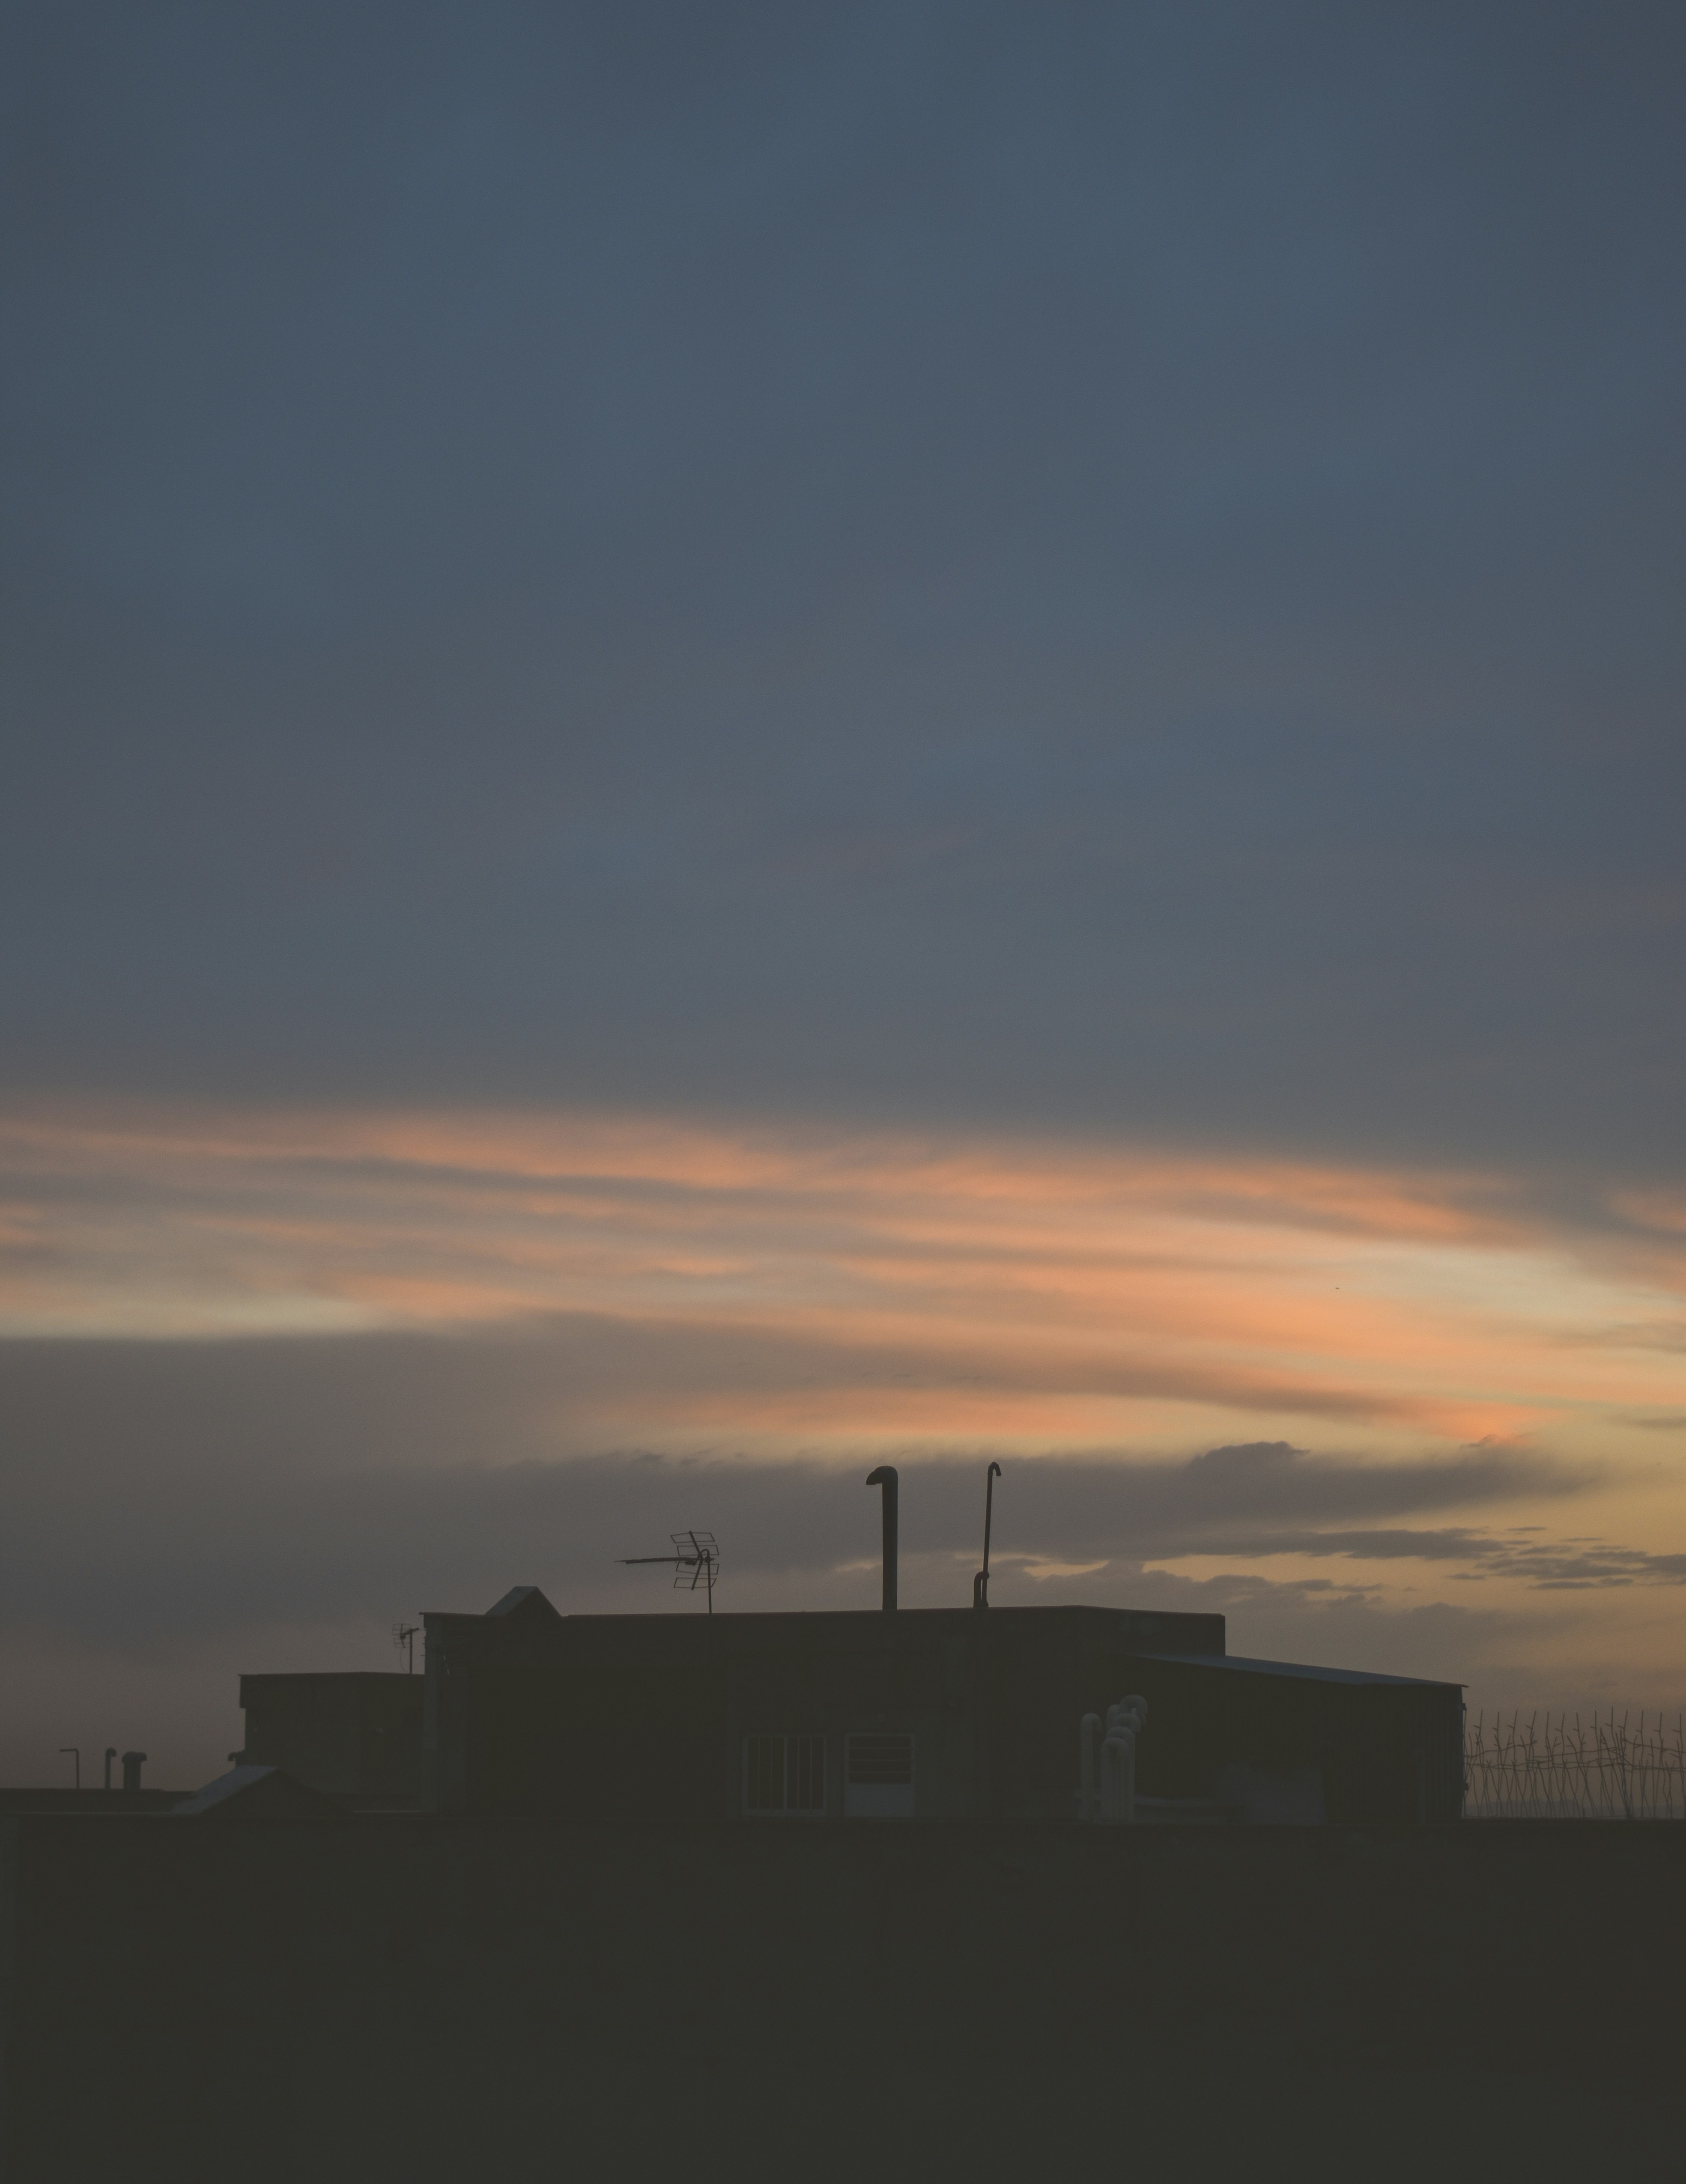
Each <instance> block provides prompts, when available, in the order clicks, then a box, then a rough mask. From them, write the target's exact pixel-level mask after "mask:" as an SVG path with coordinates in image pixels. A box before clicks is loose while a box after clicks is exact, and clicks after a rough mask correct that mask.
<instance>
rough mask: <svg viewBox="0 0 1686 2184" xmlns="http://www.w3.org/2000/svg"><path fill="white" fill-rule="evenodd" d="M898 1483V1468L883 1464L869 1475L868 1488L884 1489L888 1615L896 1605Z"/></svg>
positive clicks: (885, 1575)
mask: <svg viewBox="0 0 1686 2184" xmlns="http://www.w3.org/2000/svg"><path fill="white" fill-rule="evenodd" d="M898 1483H899V1482H898V1481H897V1479H896V1467H895V1465H894V1464H892V1463H881V1464H879V1468H878V1469H877V1470H876V1471H869V1472H868V1474H867V1484H868V1486H881V1487H882V1488H883V1489H884V1612H885V1614H886V1615H888V1614H889V1613H890V1610H891V1609H892V1608H893V1607H895V1605H896V1487H897V1485H898Z"/></svg>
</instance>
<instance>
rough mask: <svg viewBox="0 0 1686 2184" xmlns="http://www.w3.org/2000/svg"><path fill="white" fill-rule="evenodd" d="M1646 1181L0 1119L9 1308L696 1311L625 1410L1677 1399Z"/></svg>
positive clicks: (611, 1421) (1049, 1145)
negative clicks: (1599, 1210)
mask: <svg viewBox="0 0 1686 2184" xmlns="http://www.w3.org/2000/svg"><path fill="white" fill-rule="evenodd" d="M1636 1210H1637V1209H1635V1208H1634V1207H1633V1206H1627V1205H1626V1204H1623V1205H1621V1206H1616V1205H1615V1204H1612V1206H1611V1207H1609V1208H1608V1209H1605V1214H1607V1218H1605V1217H1601V1218H1600V1219H1599V1222H1597V1223H1594V1224H1592V1226H1591V1228H1590V1229H1588V1231H1587V1232H1585V1233H1583V1232H1581V1231H1578V1230H1575V1229H1571V1228H1568V1227H1566V1226H1565V1225H1564V1224H1563V1223H1562V1222H1561V1221H1560V1220H1559V1219H1556V1218H1555V1217H1552V1216H1550V1215H1549V1213H1547V1212H1540V1211H1538V1210H1537V1209H1534V1208H1532V1206H1531V1205H1530V1202H1529V1200H1528V1196H1527V1192H1526V1190H1523V1189H1522V1188H1521V1185H1520V1184H1518V1183H1517V1182H1516V1179H1515V1178H1505V1177H1502V1176H1494V1177H1482V1176H1479V1175H1469V1174H1460V1175H1441V1176H1436V1175H1429V1174H1413V1173H1381V1172H1375V1171H1370V1170H1365V1169H1359V1168H1352V1167H1333V1166H1331V1167H1327V1168H1318V1167H1313V1166H1311V1165H1309V1164H1307V1163H1305V1162H1276V1163H1271V1162H1265V1161H1261V1160H1259V1159H1257V1158H1242V1157H1237V1158H1230V1159H1226V1158H1222V1157H1212V1158H1207V1159H1203V1160H1200V1159H1196V1158H1193V1157H1192V1156H1189V1155H1187V1154H1186V1153H1177V1154H1159V1153H1156V1152H1154V1151H1153V1150H1152V1149H1151V1148H1143V1147H1139V1146H1131V1145H1116V1144H1079V1143H1072V1142H1049V1141H1036V1140H1028V1139H1027V1140H1024V1141H1018V1142H1015V1141H1011V1140H1007V1139H981V1138H968V1137H961V1136H956V1137H955V1138H953V1139H948V1140H944V1139H938V1138H935V1137H933V1136H930V1135H926V1136H920V1137H916V1136H913V1135H909V1134H902V1135H893V1134H877V1135H861V1134H853V1135H851V1134H844V1133H834V1134H829V1135H828V1134H825V1133H823V1131H821V1130H819V1129H818V1128H813V1127H806V1128H798V1127H790V1128H775V1127H773V1126H772V1125H759V1126H753V1125H745V1126H740V1127H730V1126H728V1125H725V1124H722V1125H718V1126H715V1127H706V1126H704V1125H701V1124H699V1123H695V1122H682V1121H675V1120H670V1119H666V1118H662V1117H647V1116H639V1115H614V1114H593V1113H556V1114H545V1113H523V1114H511V1113H499V1112H465V1113H405V1112H349V1111H331V1112H316V1111H310V1110H291V1111H277V1112H267V1113H266V1112H256V1113H248V1112H237V1111H227V1112H209V1111H203V1110H200V1111H187V1110H165V1109H156V1110H151V1111H147V1112H81V1113H77V1114H73V1115H65V1114H62V1113H54V1114H51V1115H48V1114H43V1113H40V1112H25V1113H17V1114H14V1115H13V1116H11V1117H7V1118H0V1324H3V1325H4V1326H5V1327H6V1328H7V1329H9V1330H10V1331H12V1332H14V1333H20V1334H22V1333H47V1334H96V1333H112V1332H118V1333H129V1334H142V1335H145V1334H157V1335H164V1334H173V1335H180V1334H203V1335H215V1334H219V1333H229V1332H242V1333H245V1332H250V1331H252V1330H253V1329H262V1330H268V1331H272V1332H275V1333H276V1334H284V1333H286V1332H287V1331H288V1330H289V1329H311V1330H313V1331H314V1330H320V1329H324V1328H332V1327H336V1326H338V1327H343V1328H344V1329H348V1330H350V1329H366V1328H371V1327H379V1326H405V1325H409V1326H416V1325H427V1326H436V1327H449V1326H451V1325H454V1324H456V1325H462V1326H465V1327H466V1326H470V1325H475V1324H483V1323H486V1322H487V1321H488V1320H497V1319H511V1320H513V1319H520V1318H534V1317H539V1316H547V1315H556V1316H565V1315H567V1316H577V1315H581V1314H586V1315H591V1316H593V1318H594V1319H595V1320H597V1321H600V1322H602V1323H605V1324H621V1325H625V1326H628V1327H635V1328H639V1329H645V1330H646V1331H648V1332H650V1333H651V1334H656V1333H657V1332H659V1331H660V1330H664V1329H665V1330H667V1331H668V1335H669V1339H672V1338H673V1337H675V1336H676V1335H677V1333H678V1331H679V1330H684V1332H685V1334H687V1337H688V1338H689V1340H688V1342H687V1345H686V1354H687V1356H688V1357H693V1358H695V1357H699V1356H701V1354H702V1353H703V1351H705V1350H706V1352H707V1353H708V1354H709V1355H710V1356H711V1357H712V1358H713V1359H714V1361H715V1363H714V1365H712V1367H711V1368H710V1369H709V1371H708V1373H706V1374H705V1375H703V1376H702V1378H701V1379H698V1378H696V1377H695V1374H693V1376H692V1377H691V1378H690V1379H686V1377H685V1376H684V1374H681V1375H680V1376H679V1377H678V1380H677V1381H676V1382H673V1383H667V1384H664V1385H662V1386H660V1387H657V1386H656V1385H652V1384H651V1383H650V1381H649V1380H648V1379H646V1380H645V1381H644V1382H643V1383H641V1384H639V1385H628V1386H626V1387H623V1388H621V1389H620V1390H617V1392H616V1393H615V1394H614V1395H613V1396H612V1398H611V1396H610V1395H609V1393H608V1391H602V1392H601V1393H600V1397H599V1399H598V1401H599V1402H600V1404H601V1405H602V1406H603V1407H602V1409H601V1412H600V1424H601V1427H602V1429H603V1430H604V1431H605V1432H606V1433H609V1434H617V1433H618V1434H620V1435H623V1436H636V1435H639V1434H645V1435H657V1434H660V1435H665V1436H667V1437H668V1438H669V1439H672V1438H673V1437H674V1436H676V1435H677V1436H678V1437H680V1438H682V1439H683V1438H684V1436H685V1435H691V1436H693V1437H695V1436H697V1435H702V1436H717V1435H723V1434H727V1435H729V1434H736V1435H739V1436H740V1438H742V1439H744V1440H746V1441H751V1440H752V1441H756V1442H758V1443H760V1444H762V1445H764V1446H775V1445H778V1444H779V1443H781V1442H783V1443H789V1442H790V1441H792V1440H801V1441H803V1442H804V1443H813V1444H818V1443H822V1442H824V1441H826V1440H837V1439H840V1438H846V1439H848V1440H851V1442H854V1443H858V1442H860V1441H861V1440H887V1441H895V1440H897V1439H898V1438H899V1439H906V1440H912V1441H916V1442H919V1443H922V1444H923V1443H929V1442H941V1441H943V1440H948V1441H950V1442H958V1441H962V1440H963V1441H967V1442H981V1441H983V1440H991V1441H997V1442H1000V1443H1001V1444H1002V1445H1003V1446H1008V1445H1011V1446H1030V1445H1041V1446H1048V1445H1060V1446H1092V1445H1097V1444H1106V1445H1108V1446H1128V1445H1130V1444H1131V1442H1132V1441H1136V1440H1140V1439H1141V1437H1142V1436H1143V1435H1148V1434H1152V1435H1161V1436H1163V1435H1166V1434H1167V1432H1170V1433H1172V1434H1177V1433H1178V1430H1179V1427H1178V1422H1179V1421H1181V1428H1182V1429H1184V1430H1186V1433H1187V1434H1188V1435H1196V1434H1199V1433H1204V1432H1206V1431H1208V1430H1211V1431H1214V1432H1216V1433H1218V1434H1220V1435H1233V1434H1245V1433H1246V1432H1248V1430H1249V1429H1250V1425H1251V1424H1256V1425H1259V1426H1261V1427H1268V1429H1269V1430H1270V1432H1272V1433H1277V1432H1280V1431H1281V1430H1282V1429H1283V1422H1284V1421H1285V1420H1286V1421H1288V1422H1289V1424H1290V1425H1292V1421H1294V1420H1296V1419H1298V1420H1304V1421H1308V1422H1311V1421H1327V1420H1331V1419H1338V1420H1340V1421H1342V1422H1343V1427H1345V1428H1346V1429H1349V1432H1350V1433H1352V1434H1356V1435H1358V1436H1359V1438H1360V1439H1364V1438H1366V1437H1367V1438H1368V1439H1369V1440H1372V1441H1376V1440H1386V1439H1387V1438H1388V1437H1389V1436H1393V1437H1396V1438H1397V1437H1398V1436H1400V1435H1417V1436H1421V1435H1431V1436H1432V1437H1434V1438H1437V1439H1440V1440H1450V1441H1458V1440H1469V1439H1473V1438H1477V1437H1479V1436H1481V1435H1485V1434H1492V1433H1515V1432H1516V1431H1519V1430H1522V1429H1526V1428H1527V1427H1529V1426H1530V1425H1533V1424H1538V1422H1539V1421H1541V1420H1543V1419H1548V1418H1549V1419H1553V1420H1555V1421H1557V1422H1559V1423H1560V1422H1561V1421H1562V1419H1563V1418H1566V1417H1574V1416H1577V1415H1580V1414H1583V1413H1588V1412H1599V1413H1600V1414H1604V1413H1609V1412H1616V1413H1623V1412H1633V1413H1634V1414H1635V1415H1637V1414H1638V1413H1639V1412H1655V1411H1656V1410H1658V1409H1666V1408H1675V1409H1678V1408H1679V1407H1681V1405H1682V1403H1683V1401H1686V1361H1683V1357H1682V1356H1681V1354H1680V1352H1679V1351H1678V1350H1677V1349H1675V1348H1673V1347H1672V1346H1671V1345H1670V1344H1669V1343H1668V1342H1667V1341H1666V1340H1654V1341H1651V1342H1650V1343H1649V1344H1646V1345H1636V1344H1634V1343H1633V1341H1632V1340H1627V1341H1625V1342H1624V1341H1623V1340H1622V1339H1621V1332H1620V1331H1621V1330H1622V1329H1624V1328H1625V1329H1630V1330H1631V1329H1632V1328H1633V1327H1634V1326H1636V1325H1644V1326H1647V1327H1655V1326H1658V1325H1661V1326H1662V1327H1663V1328H1664V1329H1666V1328H1667V1327H1669V1326H1671V1325H1673V1324H1676V1323H1678V1294H1679V1289H1678V1273H1679V1268H1678V1265H1677V1264H1676V1263H1675V1259H1676V1257H1686V1242H1683V1243H1682V1244H1681V1245H1679V1246H1678V1252H1675V1253H1671V1251H1670V1249H1669V1245H1670V1243H1671V1240H1672V1237H1673V1234H1674V1230H1673V1229H1672V1226H1671V1223H1670V1219H1669V1214H1670V1212H1672V1209H1671V1208H1661V1207H1655V1206H1648V1207H1647V1208H1646V1212H1647V1215H1648V1217H1647V1219H1646V1220H1645V1221H1644V1223H1639V1221H1637V1220H1636V1218H1635V1213H1636ZM1624 1233H1625V1234H1628V1235H1629V1236H1631V1237H1632V1238H1633V1250H1632V1251H1631V1253H1630V1254H1629V1256H1627V1258H1624V1257H1623V1256H1622V1251H1621V1249H1620V1238H1621V1236H1622V1234H1624ZM1600 1329H1607V1330H1609V1334H1608V1335H1605V1334H1600V1333H1599V1330H1600ZM734 1353H740V1358H741V1369H735V1370H734V1368H733V1367H732V1362H731V1361H732V1359H733V1357H734ZM775 1357H779V1358H781V1359H784V1360H785V1361H789V1360H790V1359H797V1360H800V1361H801V1373H800V1377H799V1379H798V1380H797V1381H796V1383H795V1384H792V1382H791V1381H790V1379H789V1377H788V1374H787V1373H786V1372H785V1370H784V1367H783V1366H779V1367H777V1368H775V1366H774V1364H773V1359H774V1358H775Z"/></svg>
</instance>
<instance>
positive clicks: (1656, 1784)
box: [1464, 1708, 1686, 1820]
mask: <svg viewBox="0 0 1686 2184" xmlns="http://www.w3.org/2000/svg"><path fill="white" fill-rule="evenodd" d="M1464 1817H1465V1819H1470V1820H1680V1819H1686V1716H1681V1715H1677V1716H1676V1717H1675V1719H1674V1720H1673V1721H1672V1722H1669V1721H1666V1720H1665V1719H1664V1718H1663V1717H1662V1715H1661V1714H1644V1713H1642V1714H1640V1715H1639V1718H1638V1719H1637V1720H1635V1719H1633V1716H1632V1715H1631V1714H1627V1713H1623V1714H1621V1715H1618V1714H1617V1713H1616V1710H1615V1708H1611V1711H1610V1713H1609V1715H1608V1716H1607V1717H1606V1718H1605V1719H1599V1716H1598V1715H1596V1714H1594V1716H1593V1718H1592V1719H1591V1721H1590V1722H1588V1724H1586V1726H1585V1727H1584V1728H1583V1726H1582V1723H1581V1717H1580V1716H1579V1714H1577V1715H1576V1716H1575V1717H1574V1719H1572V1720H1571V1719H1570V1718H1569V1716H1568V1715H1567V1714H1559V1715H1558V1716H1557V1717H1556V1719H1555V1720H1554V1719H1553V1718H1552V1716H1551V1715H1550V1714H1549V1713H1546V1714H1544V1715H1542V1714H1538V1713H1535V1714H1530V1716H1529V1717H1528V1719H1527V1721H1526V1722H1524V1721H1523V1719H1522V1718H1521V1714H1520V1713H1513V1714H1512V1715H1511V1717H1510V1719H1509V1721H1506V1720H1505V1718H1504V1716H1503V1715H1502V1714H1496V1715H1495V1716H1494V1717H1493V1720H1492V1721H1491V1722H1489V1721H1488V1719H1487V1717H1486V1715H1485V1714H1484V1713H1482V1714H1478V1715H1477V1718H1476V1719H1475V1720H1474V1721H1472V1722H1470V1721H1466V1722H1465V1725H1464Z"/></svg>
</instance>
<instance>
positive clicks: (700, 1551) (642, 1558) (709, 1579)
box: [616, 1532, 720, 1615]
mask: <svg viewBox="0 0 1686 2184" xmlns="http://www.w3.org/2000/svg"><path fill="white" fill-rule="evenodd" d="M667 1537H668V1538H669V1539H670V1540H671V1541H673V1553H672V1554H671V1555H620V1556H617V1557H616V1559H617V1561H618V1562H620V1563H622V1566H623V1567H625V1568H628V1569H629V1568H631V1567H632V1566H633V1564H634V1563H670V1564H671V1565H672V1567H673V1590H674V1591H675V1592H695V1591H696V1589H697V1587H698V1586H699V1585H701V1586H702V1587H703V1589H704V1591H706V1593H707V1595H708V1612H709V1613H710V1614H711V1615H712V1614H713V1613H714V1580H715V1579H716V1578H717V1577H718V1575H719V1574H720V1548H719V1544H718V1542H717V1541H716V1539H715V1537H714V1535H713V1533H712V1532H669V1533H668V1535H667Z"/></svg>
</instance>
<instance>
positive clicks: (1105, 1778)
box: [1077, 1692, 1147, 1822]
mask: <svg viewBox="0 0 1686 2184" xmlns="http://www.w3.org/2000/svg"><path fill="white" fill-rule="evenodd" d="M1146 1727H1147V1700H1146V1699H1144V1698H1143V1697H1142V1696H1141V1694H1140V1693H1139V1692H1132V1693H1131V1696H1130V1697H1128V1698H1125V1699H1119V1700H1117V1701H1115V1702H1114V1704H1113V1705H1111V1706H1109V1707H1108V1708H1107V1719H1106V1721H1105V1723H1104V1724H1103V1723H1102V1720H1101V1717H1100V1716H1099V1714H1097V1713H1086V1714H1085V1715H1084V1717H1083V1719H1082V1723H1081V1724H1080V1728H1079V1731H1078V1760H1079V1769H1080V1775H1079V1780H1080V1789H1079V1791H1078V1794H1077V1817H1078V1818H1079V1819H1080V1820H1107V1821H1114V1822H1119V1821H1122V1822H1128V1821H1131V1820H1133V1819H1135V1818H1136V1738H1137V1737H1138V1736H1141V1734H1142V1730H1144V1729H1145V1728H1146ZM1103 1729H1104V1734H1103ZM1097 1742H1098V1743H1099V1746H1100V1751H1099V1755H1098V1757H1099V1762H1100V1763H1099V1766H1098V1768H1097V1765H1096V1759H1097V1752H1096V1745H1097Z"/></svg>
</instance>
